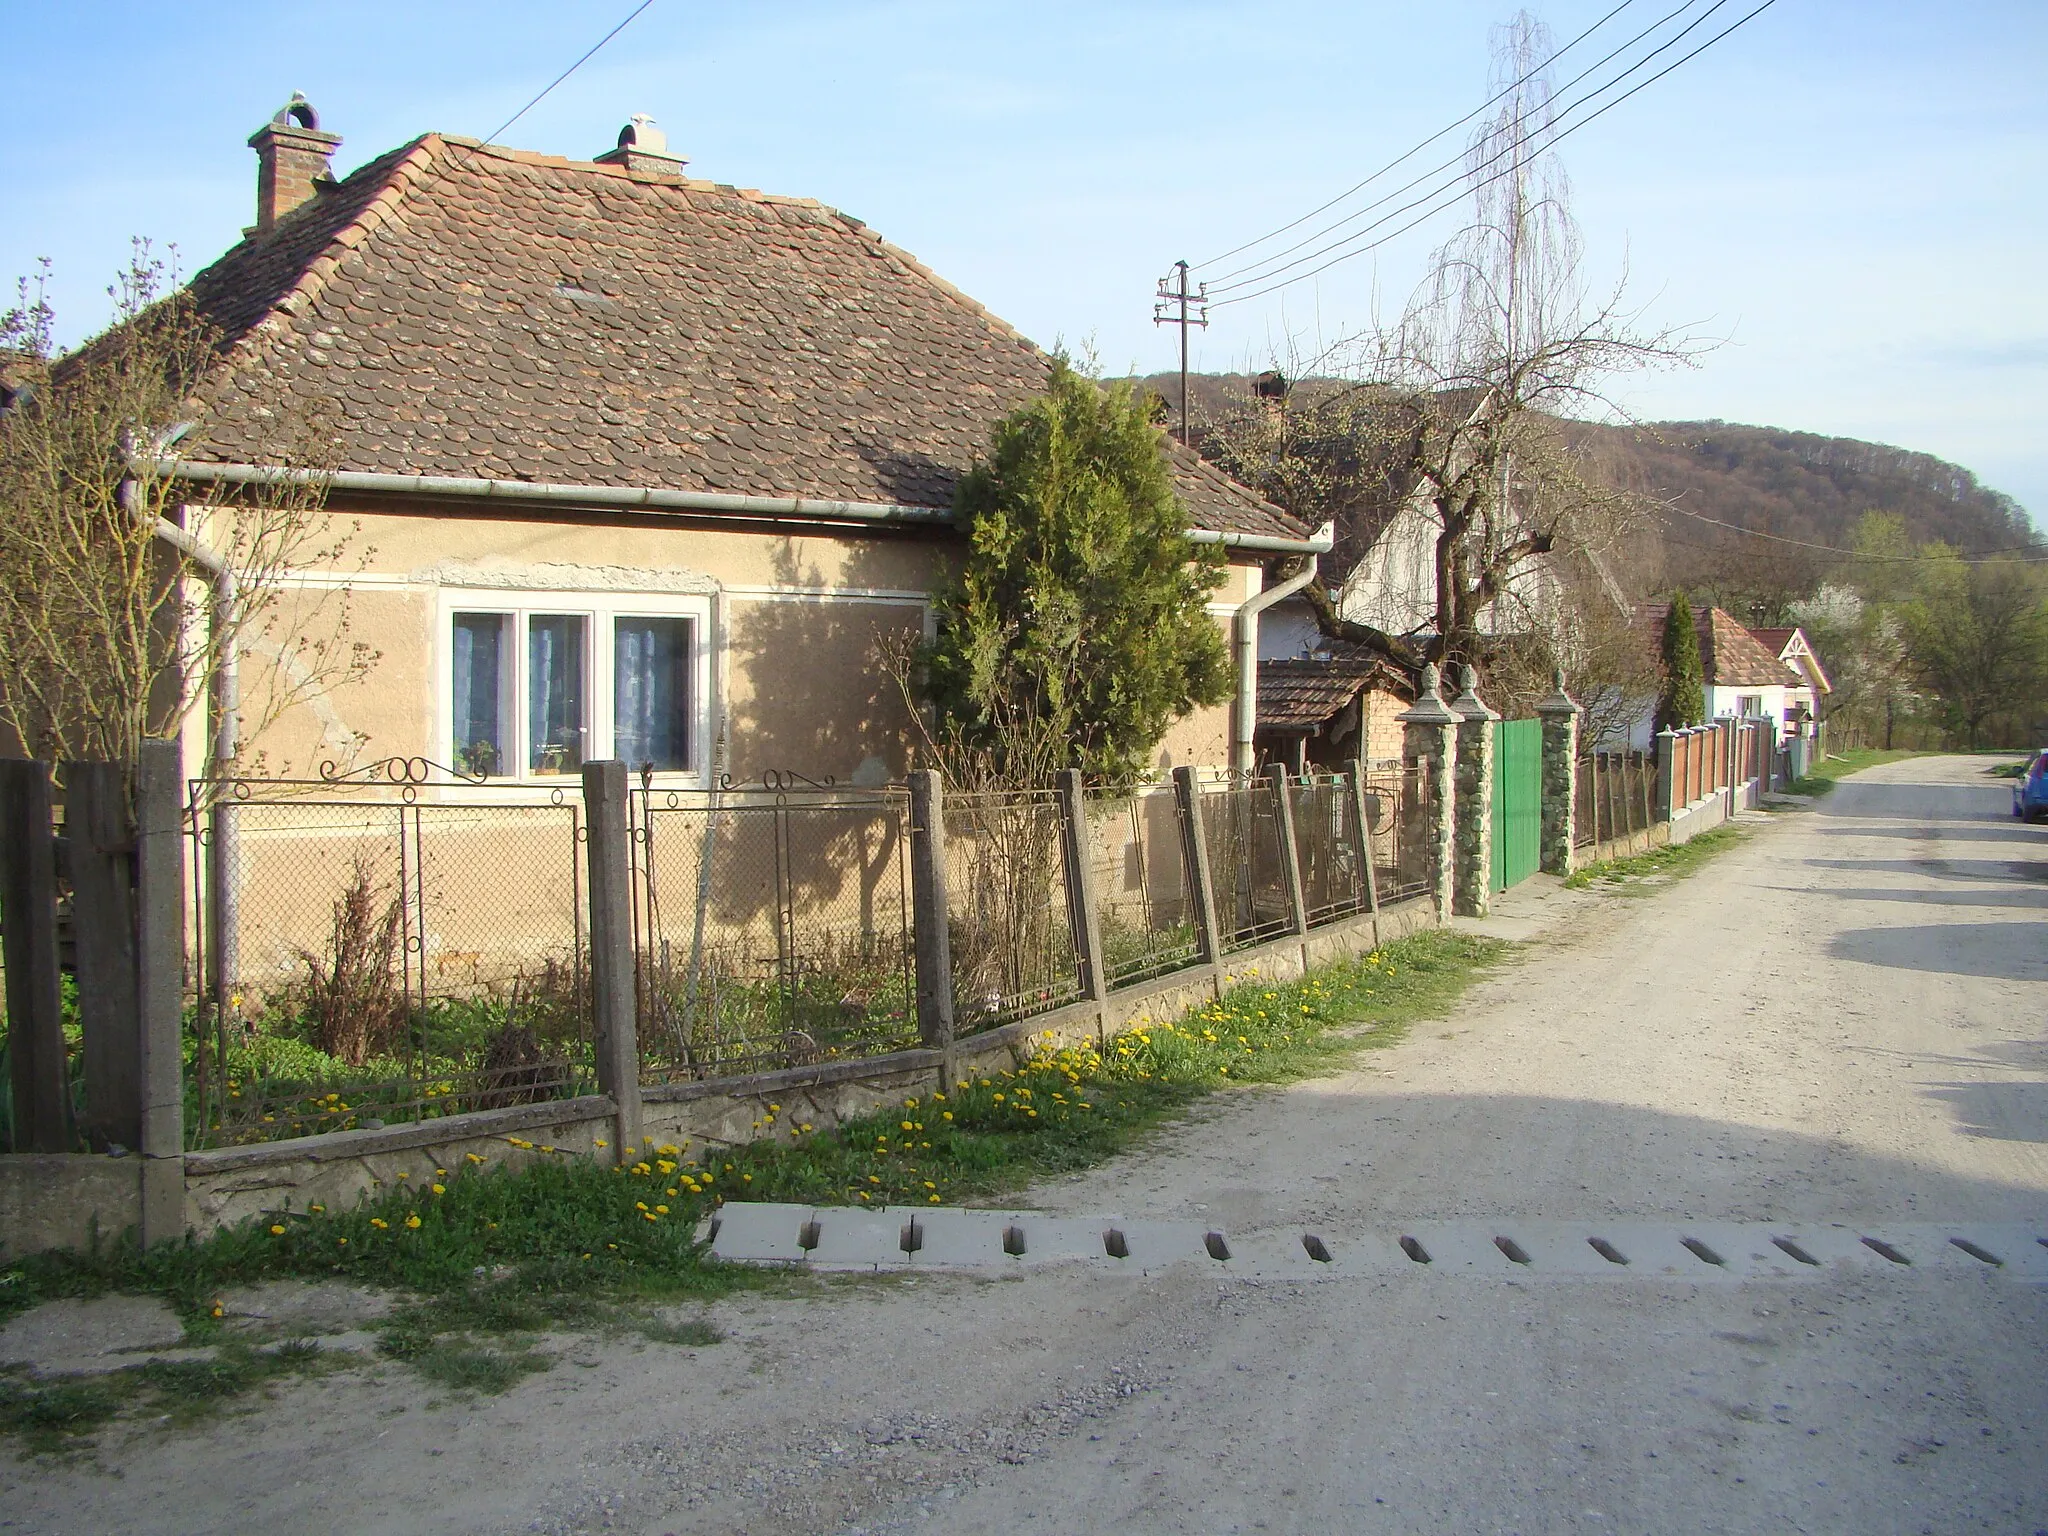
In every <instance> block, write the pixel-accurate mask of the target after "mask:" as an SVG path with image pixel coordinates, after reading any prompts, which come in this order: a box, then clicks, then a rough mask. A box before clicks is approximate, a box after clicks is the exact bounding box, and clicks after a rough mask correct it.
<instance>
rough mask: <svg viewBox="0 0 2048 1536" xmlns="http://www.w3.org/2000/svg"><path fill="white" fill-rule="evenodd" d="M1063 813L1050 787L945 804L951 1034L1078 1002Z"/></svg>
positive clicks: (954, 798) (947, 800) (1078, 973)
mask: <svg viewBox="0 0 2048 1536" xmlns="http://www.w3.org/2000/svg"><path fill="white" fill-rule="evenodd" d="M1064 815H1065V810H1064V808H1063V807H1062V805H1061V802H1060V799H1059V797H1058V796H1057V795H1056V794H1054V793H1053V792H1052V791H1050V790H1045V791H1039V790H1019V791H1009V792H1003V793H995V794H959V795H947V796H946V797H945V822H946V902H947V917H948V923H949V928H950V937H951V943H952V951H953V1025H954V1031H955V1033H956V1034H959V1035H968V1034H973V1033H975V1032H977V1031H979V1030H983V1029H988V1028H991V1027H993V1026H995V1025H997V1024H1004V1023H1008V1022H1009V1021H1010V1020H1012V1019H1021V1018H1025V1017H1028V1016H1029V1015H1031V1014H1034V1013H1043V1012H1045V1011H1046V1010H1047V1009H1051V1008H1057V1007H1060V1006H1061V1005H1062V1004H1065V1003H1071V1002H1074V1001H1075V1000H1077V999H1078V998H1079V997H1080V996H1081V969H1080V958H1079V951H1078V948H1077V946H1076V945H1075V943H1074V929H1073V912H1072V905H1071V903H1070V902H1069V901H1068V898H1067V886H1066V871H1065V865H1064V856H1063V853H1062V850H1061V846H1060V844H1061V831H1062V825H1063V823H1062V818H1063V817H1064Z"/></svg>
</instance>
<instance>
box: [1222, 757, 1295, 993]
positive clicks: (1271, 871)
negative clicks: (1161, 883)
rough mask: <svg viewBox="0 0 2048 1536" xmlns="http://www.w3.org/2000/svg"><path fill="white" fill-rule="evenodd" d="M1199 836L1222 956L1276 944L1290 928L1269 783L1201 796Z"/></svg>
mask: <svg viewBox="0 0 2048 1536" xmlns="http://www.w3.org/2000/svg"><path fill="white" fill-rule="evenodd" d="M1202 833H1203V836H1204V837H1205V839H1206V840H1207V842H1208V847H1209V878H1210V880H1211V881H1213V882H1214V884H1215V887H1216V889H1215V891H1214V892H1213V895H1214V897H1215V902H1216V932H1217V937H1218V939H1219V940H1220V941H1221V943H1222V945H1223V950H1224V952H1225V953H1226V954H1228V953H1230V952H1231V951H1233V950H1239V949H1249V948H1250V947H1251V946H1252V945H1254V944H1263V943H1264V942H1265V941H1266V940H1268V939H1274V938H1278V937H1279V936H1280V935H1282V934H1284V933H1287V932H1289V931H1290V930H1291V929H1292V928H1293V925H1294V914H1293V913H1292V911H1291V910H1290V909H1289V908H1290V903H1289V900H1288V895H1287V868H1286V859H1285V854H1284V852H1283V849H1282V842H1281V835H1280V805H1279V800H1278V798H1277V795H1276V792H1275V790H1274V788H1273V784H1272V781H1271V780H1268V779H1256V778H1254V779H1242V778H1236V779H1227V780H1225V781H1224V782H1222V783H1220V784H1216V785H1212V786H1209V787H1207V788H1205V789H1204V790H1203V792H1202Z"/></svg>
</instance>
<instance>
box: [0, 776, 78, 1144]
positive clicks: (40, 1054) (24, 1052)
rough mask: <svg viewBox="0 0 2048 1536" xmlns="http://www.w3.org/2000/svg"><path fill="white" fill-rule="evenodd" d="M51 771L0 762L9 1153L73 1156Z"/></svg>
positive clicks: (0, 908)
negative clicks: (11, 1127) (10, 1110)
mask: <svg viewBox="0 0 2048 1536" xmlns="http://www.w3.org/2000/svg"><path fill="white" fill-rule="evenodd" d="M50 817H51V796H50V767H49V764H47V763H38V762H33V761H30V760H28V759H26V758H9V759H7V760H5V761H0V926H4V927H5V930H6V957H7V1021H8V1032H7V1043H8V1060H9V1065H8V1075H9V1085H10V1087H11V1088H12V1089H13V1093H14V1150H15V1151H17V1152H68V1151H70V1150H71V1125H70V1120H71V1093H70V1081H69V1073H68V1072H67V1071H66V1068H65V1061H64V1025H63V1020H62V1016H61V1012H60V1010H61V1007H62V994H61V992H60V990H59V983H58V980H57V842H56V838H55V837H54V836H52V834H51V825H50Z"/></svg>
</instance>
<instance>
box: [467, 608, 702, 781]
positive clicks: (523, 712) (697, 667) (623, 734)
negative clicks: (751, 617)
mask: <svg viewBox="0 0 2048 1536" xmlns="http://www.w3.org/2000/svg"><path fill="white" fill-rule="evenodd" d="M438 649H439V650H440V653H441V656H442V663H441V666H440V668H439V677H438V681H437V693H438V696H439V697H438V705H437V714H438V717H439V722H440V733H439V734H440V740H441V741H442V743H444V744H445V747H446V758H445V760H446V761H447V762H448V763H450V764H452V765H453V766H454V767H456V768H459V769H461V770H463V771H464V772H467V773H481V774H487V775H489V776H490V777H492V778H503V779H514V780H520V781H526V782H532V783H552V782H555V781H558V780H560V779H562V778H564V777H573V776H574V775H575V774H577V773H578V772H580V771H581V769H582V767H583V764H584V763H585V762H586V761H588V760H590V759H592V758H606V757H617V758H622V759H624V760H625V761H626V762H627V763H628V764H630V765H631V766H632V767H633V768H634V769H635V770H636V771H638V770H639V769H640V768H642V767H643V766H648V765H651V766H652V768H653V770H654V772H655V774H656V776H657V778H660V779H666V780H668V781H670V782H688V781H691V780H698V781H701V779H702V777H703V775H704V773H705V771H706V749H707V743H708V736H709V730H708V726H709V709H710V697H711V649H712V636H711V603H710V600H709V599H708V598H704V597H696V596H680V595H671V594H665V593H646V592H501V591H489V590H486V591H444V593H443V596H442V601H441V618H440V645H439V647H438Z"/></svg>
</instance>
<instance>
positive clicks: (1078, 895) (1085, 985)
mask: <svg viewBox="0 0 2048 1536" xmlns="http://www.w3.org/2000/svg"><path fill="white" fill-rule="evenodd" d="M1059 791H1060V809H1061V811H1062V812H1063V813H1064V814H1062V816H1061V817H1060V833H1061V836H1060V851H1061V854H1062V860H1061V862H1062V863H1063V864H1065V866H1066V875H1067V912H1068V914H1069V921H1070V922H1071V923H1072V924H1073V929H1074V952H1075V954H1076V955H1077V956H1078V957H1079V959H1080V961H1081V995H1082V996H1083V997H1086V998H1087V999H1088V1000H1089V1001H1091V1002H1093V1003H1096V1004H1098V1005H1099V1004H1101V1003H1102V1002H1103V1001H1104V1000H1105V999H1107V998H1108V996H1109V972H1108V970H1107V969H1106V967H1105V966H1104V964H1103V956H1102V917H1101V913H1100V912H1099V911H1098V909H1097V907H1096V904H1095V872H1094V870H1093V869H1091V868H1090V867H1089V863H1088V798H1087V790H1086V788H1085V786H1084V785H1083V784H1082V782H1081V770H1080V769H1078V768H1069V769H1068V770H1067V771H1066V772H1065V773H1063V774H1061V775H1060V783H1059Z"/></svg>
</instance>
